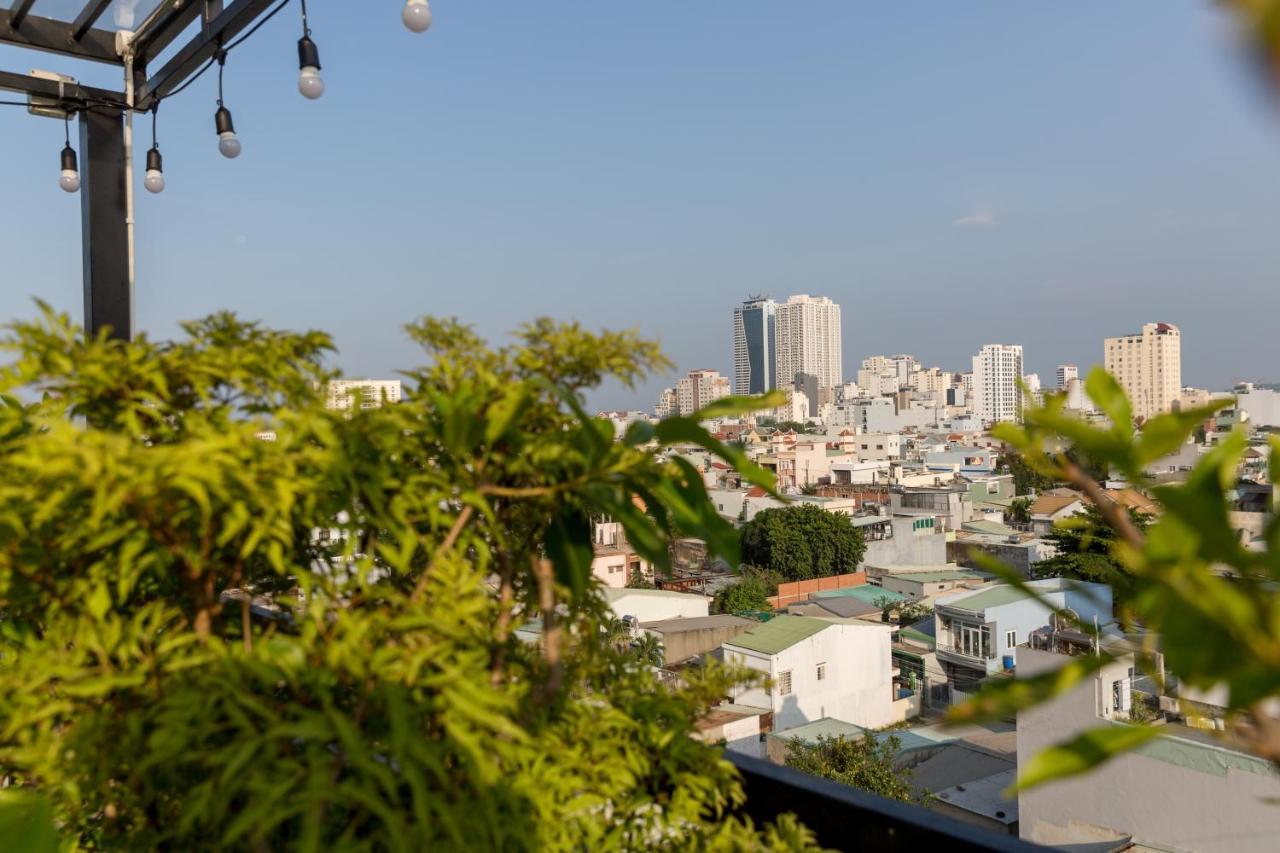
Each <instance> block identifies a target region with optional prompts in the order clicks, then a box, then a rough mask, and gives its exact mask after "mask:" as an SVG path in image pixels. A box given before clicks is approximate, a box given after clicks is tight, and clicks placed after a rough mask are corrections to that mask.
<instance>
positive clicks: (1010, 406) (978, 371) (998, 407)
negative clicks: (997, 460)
mask: <svg viewBox="0 0 1280 853" xmlns="http://www.w3.org/2000/svg"><path fill="white" fill-rule="evenodd" d="M1021 379H1022V346H1021V345H1019V344H1013V345H1009V344H987V345H986V346H984V347H983V348H982V349H981V350H980V351H979V352H978V354H977V355H975V356H974V357H973V413H974V414H975V415H977V416H978V418H980V419H981V420H982V422H983V423H984V424H994V423H1000V422H1001V421H1013V422H1015V423H1016V422H1019V421H1021V420H1022V389H1021V388H1019V387H1018V383H1019V381H1020V380H1021Z"/></svg>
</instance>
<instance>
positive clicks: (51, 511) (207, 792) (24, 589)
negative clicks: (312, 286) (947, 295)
mask: <svg viewBox="0 0 1280 853" xmlns="http://www.w3.org/2000/svg"><path fill="white" fill-rule="evenodd" d="M186 333H187V337H186V339H185V340H184V341H182V342H179V343H172V344H160V343H152V342H149V341H147V340H138V341H135V342H133V343H127V344H126V343H120V342H115V341H108V340H106V339H105V338H101V339H96V340H91V341H86V340H84V339H83V337H82V335H81V332H80V331H79V330H78V329H76V328H74V327H73V326H72V325H71V324H70V323H69V322H68V321H67V320H66V319H65V318H63V317H56V316H54V315H52V314H50V313H47V312H46V315H45V317H44V318H43V319H42V320H40V321H39V322H35V323H24V324H18V325H15V326H13V327H11V328H10V330H9V333H8V335H7V337H6V338H5V340H4V347H5V348H6V349H7V350H8V351H9V352H10V354H11V356H12V363H11V366H10V367H9V368H7V369H6V370H5V371H4V374H3V378H2V379H0V391H3V392H4V394H5V396H4V400H3V405H2V406H0V464H3V467H4V470H5V476H4V478H3V480H2V481H0V614H3V615H2V617H0V628H2V638H0V641H2V643H3V645H2V646H0V695H3V696H4V697H5V698H4V701H3V702H2V703H0V777H5V778H7V779H8V781H9V788H8V789H7V790H5V791H3V792H2V794H3V795H2V796H0V831H4V830H6V829H8V830H13V828H14V827H15V826H18V825H22V826H24V827H25V828H24V829H23V830H22V832H23V835H22V838H23V840H24V841H25V842H27V843H29V844H30V845H32V849H37V850H39V849H48V848H49V847H50V845H51V844H52V843H53V841H52V838H53V834H52V833H53V830H52V829H51V824H52V825H53V826H56V832H57V833H58V835H60V836H61V838H62V841H63V843H64V844H65V845H67V846H68V847H82V848H88V849H112V850H118V849H136V850H151V849H181V850H190V849H197V848H199V849H208V848H223V847H234V848H248V849H261V850H268V849H270V850H283V849H305V850H319V849H325V850H328V849H346V848H351V849H371V850H373V849H376V850H422V849H431V848H436V849H440V848H445V849H459V848H481V849H528V850H534V849H566V848H571V849H637V848H646V849H647V848H690V847H693V848H703V849H754V848H758V847H775V848H784V847H797V846H803V845H804V844H805V843H806V842H807V836H806V834H805V833H804V832H803V831H802V830H800V829H799V828H798V827H797V826H796V825H795V824H794V822H791V821H787V820H784V821H781V822H780V823H779V824H778V826H777V827H769V828H765V829H760V828H757V827H753V826H752V825H751V824H750V822H749V821H747V820H745V819H742V818H739V817H736V816H735V815H734V812H733V807H734V805H735V804H736V803H737V802H739V801H740V799H741V796H742V794H741V788H740V786H739V783H738V781H737V778H736V774H735V772H734V771H733V769H732V767H731V765H729V764H728V763H727V762H726V761H724V760H723V758H722V757H721V754H720V753H719V752H718V751H717V750H716V749H714V748H713V747H710V746H707V745H704V744H702V743H700V742H698V741H696V740H694V739H692V738H691V737H689V734H690V732H691V731H692V724H693V721H694V719H695V718H696V717H697V715H698V714H699V713H700V712H701V710H702V709H704V708H705V707H706V705H707V704H708V703H709V702H710V701H711V700H712V699H713V698H714V697H718V696H720V695H723V694H724V693H725V692H726V688H727V685H728V683H729V680H730V678H731V677H732V674H729V673H725V672H723V671H721V670H717V669H715V668H711V669H708V670H706V671H705V672H703V673H701V674H691V675H690V683H689V685H688V686H686V687H682V688H680V689H672V688H668V687H664V686H661V685H659V684H657V683H656V681H655V679H653V678H652V676H651V674H650V672H649V669H648V661H647V660H646V659H645V658H646V657H647V656H648V655H647V653H646V652H645V650H643V649H641V650H639V652H637V651H634V650H630V649H626V648H623V649H619V648H615V647H614V646H612V645H611V644H609V643H608V642H604V641H602V639H601V637H602V636H603V634H602V627H603V626H604V625H605V624H606V622H607V617H606V610H605V608H604V606H603V604H602V602H601V600H600V598H599V596H598V595H596V593H595V588H594V587H593V585H592V583H591V580H590V561H591V555H592V550H591V545H590V537H589V527H588V521H587V519H588V518H589V517H590V516H591V515H593V514H608V515H610V516H612V517H613V518H615V519H617V520H619V521H620V522H622V524H623V525H624V526H625V528H626V533H627V536H628V539H629V540H630V541H631V542H632V543H633V544H634V545H635V547H636V548H637V549H638V550H639V551H640V553H642V554H643V555H644V556H645V557H646V558H648V559H649V560H651V561H653V562H654V563H655V564H657V565H658V566H659V567H663V566H665V565H666V563H667V545H668V543H669V541H670V539H671V538H672V537H674V536H696V537H699V538H702V539H705V540H706V542H707V543H708V546H709V548H710V549H711V551H712V552H713V553H715V554H717V555H719V556H721V557H724V558H726V559H731V560H736V559H737V558H738V556H739V555H738V542H737V537H736V535H735V533H734V530H733V529H732V527H731V526H730V525H728V524H727V523H726V522H724V521H723V520H722V519H720V517H719V516H718V515H717V513H716V512H715V510H714V507H713V506H712V505H711V504H710V503H709V502H708V501H707V499H706V495H705V491H704V488H703V485H702V480H701V477H700V475H699V474H698V472H697V471H696V470H694V469H693V468H692V466H690V465H688V464H687V463H686V462H684V461H683V460H681V459H679V458H675V459H674V460H673V461H671V462H658V461H656V460H655V455H654V453H653V452H652V447H653V444H654V443H655V442H656V443H657V444H658V445H663V444H667V443H672V442H695V443H698V444H701V445H702V446H703V447H705V448H707V449H708V450H710V451H712V452H713V453H716V454H717V455H718V456H719V457H720V458H722V459H724V460H725V461H727V462H729V463H730V464H732V465H735V466H736V467H738V468H739V470H741V471H742V472H743V475H744V477H746V478H747V479H748V480H749V481H752V482H755V483H758V484H760V485H763V486H765V487H770V482H769V479H768V477H767V476H766V475H765V474H764V473H763V472H762V471H760V470H759V469H757V468H755V467H754V466H751V465H750V464H748V463H747V462H746V461H745V460H744V459H743V458H742V456H741V454H740V453H738V452H736V451H734V450H732V449H730V448H726V447H724V446H723V445H721V444H720V443H719V442H717V441H715V440H714V439H712V438H711V437H710V436H709V435H708V434H707V433H706V432H705V431H704V430H703V429H702V428H701V427H699V426H698V422H697V420H696V419H693V418H676V419H672V420H669V421H667V422H665V423H664V424H662V425H660V426H658V427H657V428H656V429H655V428H653V427H650V426H647V425H644V424H638V425H636V426H633V427H632V428H631V430H630V431H629V432H628V433H627V435H626V436H625V437H624V438H623V440H621V441H615V440H614V439H615V436H614V435H613V432H612V427H611V425H610V424H609V422H608V421H605V420H602V419H596V418H591V417H588V416H587V415H586V414H585V413H584V412H583V411H582V406H581V401H580V399H581V398H580V395H581V393H582V392H583V391H584V390H586V389H589V388H592V387H594V386H596V385H597V384H599V383H600V382H601V381H602V380H604V379H605V378H613V379H616V380H619V381H622V382H623V383H629V382H632V381H634V380H635V379H637V378H638V377H640V376H641V375H643V374H644V373H645V372H646V371H648V370H650V369H652V368H654V367H658V366H661V365H663V364H664V362H663V360H662V358H661V356H660V355H659V354H658V352H657V350H656V349H655V347H654V346H652V345H650V344H647V343H645V342H642V341H639V340H636V339H635V338H634V337H633V336H631V335H629V334H601V335H591V334H587V333H584V332H583V331H581V330H580V329H578V328H576V327H575V326H572V325H556V324H553V323H550V322H547V321H543V322H539V323H536V324H533V325H531V326H529V327H527V328H525V329H524V330H523V332H522V333H521V335H520V338H519V343H517V344H515V345H512V346H509V347H505V348H502V349H492V348H490V347H488V346H487V345H485V344H484V342H482V341H481V340H479V339H477V338H476V337H475V335H473V334H472V333H471V332H470V331H469V330H468V329H466V328H465V327H462V326H459V325H456V324H454V323H450V322H441V321H435V320H424V321H422V322H420V323H418V324H416V325H414V326H412V327H411V328H410V334H411V335H412V336H413V338H414V339H415V340H416V341H417V342H418V343H419V344H420V345H421V346H422V348H423V349H424V351H425V352H426V355H427V359H426V362H427V363H426V364H425V366H423V367H421V368H419V369H417V370H414V371H411V372H410V373H409V374H407V375H408V380H409V381H408V386H407V393H406V397H405V400H404V402H403V403H401V404H399V405H395V406H388V407H385V408H381V409H375V410H370V411H356V412H354V413H353V414H351V415H344V414H343V413H340V412H330V411H326V410H325V409H324V408H323V405H322V400H321V394H320V393H319V389H320V388H321V387H322V383H323V382H324V381H325V380H327V379H328V378H329V376H328V374H327V373H326V371H325V370H324V369H323V367H322V364H323V359H324V358H325V357H326V356H327V354H328V353H329V351H330V342H329V339H328V338H327V337H326V336H324V335H321V334H315V333H312V334H304V335H295V334H289V333H282V332H273V331H269V330H266V329H262V328H260V327H258V326H255V325H251V324H245V323H241V322H239V321H237V320H235V319H234V318H233V317H230V316H226V315H219V316H215V317H212V318H209V319H208V320H205V321H202V322H198V323H193V324H189V325H188V326H187V327H186ZM33 392H34V396H35V398H36V401H35V402H23V401H22V399H21V398H20V397H19V396H18V395H24V396H25V397H26V398H27V399H28V400H30V399H32V395H33ZM769 404H772V405H776V402H773V401H769ZM749 405H750V404H749V403H747V402H744V401H742V400H728V401H721V402H720V403H718V404H717V411H721V412H727V411H741V410H744V409H746V408H748V407H749ZM264 431H270V432H272V433H274V435H275V439H274V440H263V438H262V437H261V433H263V432H264ZM636 496H639V497H640V498H641V499H642V500H643V504H644V506H645V507H646V511H642V510H641V509H639V508H638V506H637V503H636V502H634V500H633V498H635V497H636ZM320 531H326V535H321V534H320ZM235 590H250V591H251V592H252V593H253V595H254V596H256V598H255V600H254V602H253V603H252V604H251V602H250V599H249V597H248V596H240V597H239V598H237V597H236V596H235V595H234V594H233V591H235ZM531 619H536V620H537V621H539V622H540V624H541V641H540V642H539V643H525V642H522V641H520V640H518V639H517V637H516V632H515V629H516V628H517V627H518V626H519V625H520V624H522V623H524V622H526V621H527V620H531ZM6 840H11V837H10V838H7V839H6Z"/></svg>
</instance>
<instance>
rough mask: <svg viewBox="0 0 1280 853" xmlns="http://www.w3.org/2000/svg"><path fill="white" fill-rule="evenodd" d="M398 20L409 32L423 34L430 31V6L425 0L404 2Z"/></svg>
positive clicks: (407, 0) (406, 0)
mask: <svg viewBox="0 0 1280 853" xmlns="http://www.w3.org/2000/svg"><path fill="white" fill-rule="evenodd" d="M400 18H401V20H403V21H404V25H405V26H406V27H408V28H409V30H410V31H411V32H415V33H425V32H426V31H427V30H429V29H431V4H430V3H428V2H427V0H405V4H404V10H403V11H402V12H401V13H400Z"/></svg>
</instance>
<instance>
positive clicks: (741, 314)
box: [733, 296, 778, 394]
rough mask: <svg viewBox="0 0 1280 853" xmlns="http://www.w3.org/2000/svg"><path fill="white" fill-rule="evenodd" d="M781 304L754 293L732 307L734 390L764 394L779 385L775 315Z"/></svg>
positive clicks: (743, 392) (741, 392)
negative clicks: (749, 297) (776, 371)
mask: <svg viewBox="0 0 1280 853" xmlns="http://www.w3.org/2000/svg"><path fill="white" fill-rule="evenodd" d="M777 308H778V303H776V302H774V301H773V300H772V299H768V298H766V297H763V296H755V297H752V298H751V299H748V300H747V301H746V302H743V303H742V304H741V305H739V306H738V307H737V308H734V309H733V389H734V393H735V394H763V393H765V392H766V391H771V390H772V389H774V388H777V387H778V382H777V374H776V373H775V372H774V371H775V370H776V369H777V358H778V355H777V339H776V332H775V317H774V314H775V312H776V311H777Z"/></svg>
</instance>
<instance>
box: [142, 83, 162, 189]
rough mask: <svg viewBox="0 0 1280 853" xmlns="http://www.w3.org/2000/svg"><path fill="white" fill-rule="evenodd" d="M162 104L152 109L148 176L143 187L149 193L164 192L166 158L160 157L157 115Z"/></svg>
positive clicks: (143, 180) (143, 182) (143, 181)
mask: <svg viewBox="0 0 1280 853" xmlns="http://www.w3.org/2000/svg"><path fill="white" fill-rule="evenodd" d="M159 112H160V104H159V103H157V104H156V105H155V106H154V107H152V108H151V148H149V149H148V150H147V175H146V177H145V178H143V179H142V185H143V186H144V187H146V188H147V192H149V193H162V192H164V158H163V157H161V156H160V143H159V142H158V141H157V140H156V115H157V114H158V113H159Z"/></svg>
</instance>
